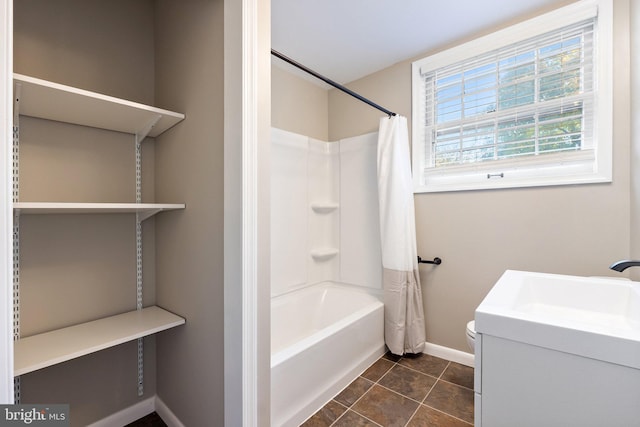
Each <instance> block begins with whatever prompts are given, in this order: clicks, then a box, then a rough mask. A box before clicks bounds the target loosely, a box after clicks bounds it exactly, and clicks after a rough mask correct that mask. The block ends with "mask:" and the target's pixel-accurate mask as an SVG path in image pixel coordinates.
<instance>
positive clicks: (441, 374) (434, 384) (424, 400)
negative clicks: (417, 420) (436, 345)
mask: <svg viewBox="0 0 640 427" xmlns="http://www.w3.org/2000/svg"><path fill="white" fill-rule="evenodd" d="M449 365H451V362H449V363H447V366H445V368H444V369H443V370H442V372H440V376H439V377H438V378H436V382H435V383H433V385H432V386H431V388H430V389H429V391H428V392H427V395H426V396H425V397H424V399H422V402H420V403H424V402H426V400H427V397H429V395H430V394H431V392H432V391H433V389H434V388H436V385H437V384H438V381H442V380H441V378H442V376H443V375H444V373H445V372H446V370H447V368H448V367H449ZM445 382H446V381H445Z"/></svg>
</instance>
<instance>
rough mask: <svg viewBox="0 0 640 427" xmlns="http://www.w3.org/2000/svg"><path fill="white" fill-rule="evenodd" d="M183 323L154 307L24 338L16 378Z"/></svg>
mask: <svg viewBox="0 0 640 427" xmlns="http://www.w3.org/2000/svg"><path fill="white" fill-rule="evenodd" d="M184 323H185V320H184V319H183V318H182V317H180V316H176V315H175V314H173V313H170V312H168V311H166V310H163V309H161V308H160V307H156V306H152V307H147V308H143V309H142V310H134V311H130V312H128V313H124V314H118V315H116V316H111V317H106V318H103V319H99V320H94V321H92V322H87V323H82V324H80V325H76V326H70V327H68V328H62V329H57V330H54V331H51V332H47V333H43V334H38V335H33V336H30V337H27V338H21V339H20V340H18V341H17V342H16V343H15V346H14V357H15V364H14V375H16V376H18V375H23V374H26V373H29V372H32V371H35V370H38V369H42V368H46V367H48V366H52V365H55V364H57V363H62V362H66V361H67V360H71V359H75V358H76V357H80V356H84V355H87V354H90V353H94V352H96V351H100V350H104V349H106V348H109V347H113V346H116V345H119V344H122V343H125V342H127V341H133V340H135V339H137V338H142V337H145V336H147V335H151V334H155V333H156V332H160V331H164V330H166V329H169V328H173V327H175V326H179V325H182V324H184Z"/></svg>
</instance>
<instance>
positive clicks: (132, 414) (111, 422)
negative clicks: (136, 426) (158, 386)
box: [88, 396, 156, 427]
mask: <svg viewBox="0 0 640 427" xmlns="http://www.w3.org/2000/svg"><path fill="white" fill-rule="evenodd" d="M155 406H156V397H155V396H153V397H150V398H148V399H145V400H143V401H142V402H138V403H136V404H135V405H132V406H129V407H128V408H124V409H123V410H121V411H118V412H116V413H115V414H111V415H109V416H108V417H106V418H103V419H101V420H99V421H96V422H95V423H93V424H90V425H89V426H88V427H122V426H125V425H127V424H129V423H132V422H134V421H135V420H137V419H140V418H142V417H144V416H146V415H149V414H150V413H152V412H153V411H154V410H155Z"/></svg>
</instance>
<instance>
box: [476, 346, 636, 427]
mask: <svg viewBox="0 0 640 427" xmlns="http://www.w3.org/2000/svg"><path fill="white" fill-rule="evenodd" d="M479 342H480V345H479V346H478V343H479ZM475 366H476V368H475V369H476V381H475V393H476V394H475V411H476V412H475V425H476V426H479V427H501V426H504V427H511V426H521V427H529V426H530V427H540V426H547V427H554V426H557V427H566V426H581V427H589V426H592V427H602V426H608V427H627V426H634V425H638V420H640V406H639V405H638V402H640V370H639V369H635V368H632V367H629V366H624V365H620V364H616V363H610V362H605V361H601V360H596V359H592V358H589V357H583V356H579V355H576V354H571V353H567V352H563V351H557V350H553V349H550V348H545V347H540V346H536V345H531V344H528V343H523V342H518V341H514V340H510V339H504V338H500V337H496V336H492V335H487V334H481V333H478V334H476V365H475Z"/></svg>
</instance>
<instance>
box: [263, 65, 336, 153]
mask: <svg viewBox="0 0 640 427" xmlns="http://www.w3.org/2000/svg"><path fill="white" fill-rule="evenodd" d="M276 61H277V62H276ZM272 63H274V65H273V66H272V67H271V93H272V96H271V126H273V127H275V128H278V129H282V130H286V131H289V132H294V133H298V134H301V135H306V136H310V137H311V138H316V139H319V140H321V141H329V93H328V91H327V90H326V89H324V88H322V87H320V86H318V85H317V84H315V83H312V82H310V81H309V80H307V79H304V78H302V77H300V76H299V75H297V74H294V73H293V72H292V70H291V68H292V67H291V66H289V65H287V64H286V63H283V62H282V61H280V60H278V59H273V61H272ZM282 64H284V65H282Z"/></svg>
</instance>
